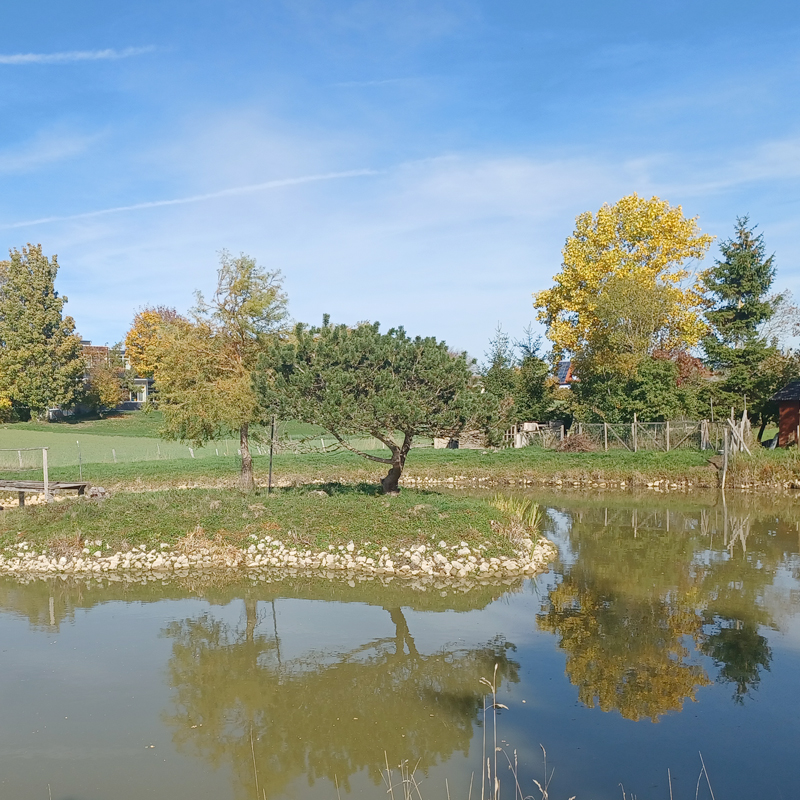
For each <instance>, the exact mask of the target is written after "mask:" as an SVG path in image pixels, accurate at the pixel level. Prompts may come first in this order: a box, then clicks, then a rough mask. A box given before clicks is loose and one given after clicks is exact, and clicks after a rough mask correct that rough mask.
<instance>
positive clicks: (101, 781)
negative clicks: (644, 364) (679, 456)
mask: <svg viewBox="0 0 800 800" xmlns="http://www.w3.org/2000/svg"><path fill="white" fill-rule="evenodd" d="M539 499H540V502H541V503H542V505H543V506H545V507H547V508H548V513H547V518H546V528H547V531H548V535H550V536H551V537H552V538H553V539H554V541H556V543H557V544H558V546H559V550H560V554H561V555H560V559H559V561H558V563H557V564H556V565H555V566H554V568H553V569H552V570H551V572H549V573H548V574H546V575H543V576H540V577H539V578H538V579H536V580H534V581H520V582H516V583H509V584H498V585H488V586H480V587H476V588H475V589H474V590H473V591H471V592H469V593H464V592H460V591H452V590H448V588H447V587H442V586H439V587H434V586H429V587H427V589H426V590H425V591H422V590H420V589H419V588H417V589H409V588H407V587H405V586H404V585H403V584H402V583H401V582H400V581H397V580H395V581H393V582H392V583H391V584H390V585H388V586H384V585H381V584H379V583H377V582H376V581H362V582H356V581H353V582H352V583H353V584H354V585H349V584H348V582H347V581H346V580H345V581H325V580H320V579H310V578H309V579H301V578H286V579H282V580H278V581H275V582H272V583H267V582H256V583H255V584H253V583H245V584H242V585H236V586H226V587H214V586H213V585H208V584H202V583H191V582H185V583H183V584H170V585H161V584H160V583H159V584H147V585H130V584H124V583H113V584H106V585H98V584H87V583H71V582H64V581H61V580H55V581H49V582H48V581H35V582H32V583H30V584H27V585H20V584H17V583H14V582H12V581H9V580H2V581H0V714H1V715H2V724H1V725H0V798H3V800H5V798H8V799H9V800H45V799H46V798H48V797H50V796H52V797H53V798H54V799H55V800H106V799H107V798H108V799H110V798H114V800H134V798H136V799H137V800H138V799H139V798H158V800H166V799H167V798H169V800H182V799H183V798H186V799H187V800H188V799H189V798H191V799H192V800H198V798H214V800H225V799H226V798H242V799H245V798H246V799H247V800H255V799H256V798H263V797H264V796H266V797H267V798H336V797H337V791H338V792H339V793H340V795H341V796H342V797H359V798H362V797H363V798H366V797H374V798H378V797H384V796H386V795H385V787H383V785H382V772H381V771H382V769H384V768H385V765H386V760H387V758H388V762H389V765H390V766H395V765H397V764H398V763H399V762H400V761H401V760H406V761H407V762H409V763H410V764H412V765H415V766H416V769H417V772H416V776H417V779H418V780H419V781H420V782H421V793H422V795H423V797H425V798H427V799H430V798H440V797H441V798H444V797H446V796H447V788H448V787H449V791H450V796H451V797H452V798H466V797H467V796H468V793H469V784H470V780H471V779H474V781H475V786H474V787H473V793H472V796H473V797H476V796H480V772H481V753H482V750H483V738H484V732H485V731H486V730H487V728H488V731H489V732H490V733H491V724H490V723H491V716H490V718H489V719H488V720H487V723H489V724H488V725H487V726H486V727H484V725H483V720H484V704H485V700H484V693H485V691H486V688H485V686H484V685H483V684H482V683H481V679H482V678H491V677H492V675H493V674H495V672H494V670H495V666H496V668H497V671H496V679H495V680H496V685H497V694H498V702H499V703H502V704H503V705H504V706H507V708H506V709H500V710H499V712H498V714H499V716H498V720H497V725H498V744H499V745H500V746H501V747H502V748H503V749H504V750H505V753H507V754H508V756H509V757H510V758H511V759H512V760H513V757H514V755H513V753H514V750H516V752H517V759H518V763H519V767H518V773H519V780H520V783H521V786H522V788H523V791H524V794H526V795H535V796H537V797H538V793H537V792H536V788H535V785H534V784H533V779H534V778H536V779H537V780H539V781H540V782H541V781H542V778H543V773H544V765H543V757H542V750H541V749H540V744H541V745H543V746H544V747H545V748H546V751H547V764H548V769H552V768H553V767H555V773H554V775H553V778H552V782H551V784H550V796H551V797H553V798H561V797H570V796H572V795H577V797H578V798H579V799H580V798H600V799H604V798H619V797H621V796H622V795H621V792H622V789H621V787H620V784H622V785H623V787H624V790H625V792H626V793H627V795H628V796H631V794H634V795H635V796H636V797H638V798H668V797H669V785H668V770H669V774H670V775H671V777H672V790H673V796H674V797H675V798H688V797H694V796H695V791H696V785H697V778H698V774H699V771H700V767H701V762H700V757H699V753H700V752H702V756H703V759H704V761H705V764H706V766H707V768H708V772H709V775H710V779H711V783H712V786H713V789H714V794H715V796H716V798H718V800H722V798H743V797H769V798H796V797H798V796H800V759H798V758H797V755H796V753H797V748H798V745H800V556H798V543H799V542H800V533H799V532H798V530H799V528H800V526H799V524H798V523H800V507H798V506H796V505H792V504H789V503H784V504H783V505H781V506H777V507H773V506H772V505H771V504H769V503H766V502H764V503H761V504H759V501H758V500H757V499H744V500H739V501H737V502H733V501H731V500H730V499H729V500H728V502H727V503H724V504H723V503H722V502H721V500H719V499H717V498H702V499H699V500H698V499H695V500H687V499H686V498H679V499H671V498H659V497H647V498H643V499H633V498H629V497H621V498H620V497H619V496H618V497H617V498H616V499H614V498H613V497H603V496H596V497H587V496H585V495H581V496H577V495H567V494H565V495H555V494H552V495H542V496H540V498H539ZM488 749H489V751H490V750H491V748H488ZM505 753H500V754H499V759H500V761H499V763H500V764H501V765H502V764H504V763H507V762H506V761H505ZM395 778H397V774H396V773H395ZM500 778H501V781H503V787H504V788H503V796H504V797H509V798H510V797H513V795H514V791H513V788H512V781H511V776H510V775H509V773H508V771H507V769H505V768H503V769H501V771H500ZM703 784H705V778H703ZM337 786H338V789H337ZM704 793H705V794H704ZM699 796H700V797H703V796H706V797H707V796H709V794H708V790H707V787H706V788H704V787H703V786H701V789H700V793H699Z"/></svg>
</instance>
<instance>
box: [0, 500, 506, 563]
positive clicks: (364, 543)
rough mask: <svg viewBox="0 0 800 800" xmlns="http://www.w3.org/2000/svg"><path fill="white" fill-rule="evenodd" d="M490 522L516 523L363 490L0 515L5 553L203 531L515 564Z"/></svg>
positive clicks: (66, 506)
mask: <svg viewBox="0 0 800 800" xmlns="http://www.w3.org/2000/svg"><path fill="white" fill-rule="evenodd" d="M320 491H325V492H326V494H325V495H324V496H323V495H320V494H319V492H320ZM315 492H316V493H315ZM492 520H495V521H496V522H499V523H500V524H501V525H507V524H508V523H510V521H511V520H510V518H509V517H508V515H506V514H504V513H503V512H501V511H499V510H498V509H496V508H494V507H493V506H492V505H491V504H490V502H489V501H487V500H486V499H483V498H477V497H465V496H464V497H459V496H452V495H445V494H439V493H436V492H425V491H416V490H405V491H404V492H403V493H402V494H401V495H400V496H399V497H384V496H382V495H380V494H378V493H377V491H376V489H375V487H373V486H363V485H361V486H351V485H346V486H343V485H322V486H313V485H312V486H304V487H300V488H293V489H281V490H277V491H275V492H273V493H272V494H271V495H267V494H266V493H265V492H257V493H255V494H251V495H242V494H239V493H238V492H232V491H229V490H225V489H188V490H169V491H160V492H146V493H124V492H121V493H118V494H115V495H113V496H111V497H109V498H107V499H105V500H77V499H76V500H71V501H66V502H62V503H52V504H49V505H46V506H45V505H42V506H28V507H26V508H24V509H19V508H17V509H9V510H6V511H4V512H3V513H2V514H0V547H3V548H7V547H10V546H12V545H15V544H16V543H18V542H19V541H21V540H24V541H26V542H29V543H30V544H31V545H32V547H33V548H34V549H37V550H40V551H41V550H44V549H50V548H54V547H55V548H57V549H58V548H61V549H63V548H69V547H70V546H72V547H74V546H75V543H77V542H78V541H84V540H85V541H88V542H94V541H102V542H103V543H104V549H105V545H108V552H117V551H119V550H126V549H130V548H133V547H138V546H140V545H144V546H145V547H146V548H147V549H148V550H149V549H151V548H156V549H159V548H160V545H161V544H162V543H166V544H169V545H174V544H176V543H177V542H178V541H179V540H180V539H181V538H182V537H183V536H185V535H186V534H187V533H190V532H191V531H193V530H195V529H196V528H197V527H198V526H200V527H201V528H202V529H203V531H204V533H205V534H206V536H208V537H214V536H217V535H218V536H220V537H221V538H222V539H223V540H224V541H225V542H226V543H229V544H233V545H236V546H239V547H241V546H246V545H248V544H250V543H251V541H252V540H251V538H250V536H251V534H255V535H256V536H258V537H259V538H262V537H264V536H266V535H269V536H272V537H273V538H279V539H280V540H281V541H282V542H283V543H284V544H285V545H286V546H289V547H297V548H299V549H310V550H313V551H315V552H319V551H321V550H327V549H328V547H329V545H331V546H333V547H334V548H338V547H339V546H346V545H347V544H348V542H350V541H353V542H354V543H355V544H356V545H357V547H358V548H359V549H363V550H364V554H365V555H375V554H377V553H379V552H380V550H381V548H382V547H384V546H385V547H388V548H389V550H390V551H391V552H392V553H396V552H397V550H403V549H405V548H406V547H407V546H408V545H410V544H426V545H427V546H438V543H439V542H440V541H442V540H443V541H445V542H446V543H447V545H448V547H451V546H454V545H460V543H461V542H462V541H466V542H467V543H468V545H469V546H470V547H477V546H479V545H482V544H484V545H486V550H485V554H486V555H487V556H501V555H512V554H513V548H512V546H511V544H510V542H509V541H508V538H507V537H505V536H504V535H503V534H502V533H499V532H496V531H494V530H493V529H492V526H491V521H492Z"/></svg>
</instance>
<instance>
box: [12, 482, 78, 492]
mask: <svg viewBox="0 0 800 800" xmlns="http://www.w3.org/2000/svg"><path fill="white" fill-rule="evenodd" d="M89 486H91V484H90V483H89V482H88V481H82V482H75V483H69V482H66V481H49V482H48V489H49V490H50V491H52V490H54V489H64V490H69V489H72V490H75V491H77V492H79V493H80V494H82V493H83V492H84V491H85V490H86V489H87V488H88V487H89ZM44 490H45V484H44V481H5V480H0V491H17V492H43V491H44Z"/></svg>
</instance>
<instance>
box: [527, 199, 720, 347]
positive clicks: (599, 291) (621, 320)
mask: <svg viewBox="0 0 800 800" xmlns="http://www.w3.org/2000/svg"><path fill="white" fill-rule="evenodd" d="M711 240H712V237H711V236H709V235H707V234H701V233H700V230H699V227H698V224H697V220H696V218H691V219H687V218H686V217H684V215H683V211H682V209H681V207H680V206H677V207H674V208H673V207H671V206H670V205H669V204H668V203H667V202H666V201H664V200H660V199H659V198H657V197H652V198H651V199H650V200H646V199H644V198H640V197H639V196H638V195H636V194H632V195H629V196H627V197H623V198H622V199H621V200H619V201H618V202H617V203H615V204H614V205H613V206H610V205H604V206H603V207H602V208H601V209H600V210H599V211H598V212H597V214H596V215H595V214H592V213H591V212H589V211H587V212H585V213H584V214H581V215H580V216H579V217H578V218H577V219H576V222H575V230H574V232H573V234H572V236H570V237H569V238H568V239H567V242H566V244H565V246H564V249H563V251H562V254H563V263H562V269H561V272H559V274H558V275H556V276H555V278H554V281H555V285H554V286H553V287H552V288H550V289H546V290H544V291H542V292H538V293H536V294H535V295H534V306H535V307H536V308H537V309H539V319H540V320H541V321H543V322H544V323H545V324H546V325H547V328H548V330H547V336H548V338H549V339H550V340H551V341H552V342H553V349H554V356H555V357H557V358H560V357H562V356H563V355H565V354H568V355H571V356H575V355H578V354H582V353H586V352H587V351H590V352H594V353H596V354H599V353H609V347H610V345H611V344H613V342H612V341H610V340H609V333H610V332H612V333H615V334H617V335H618V338H619V340H618V342H617V344H618V345H621V346H623V348H627V349H632V350H633V351H638V350H642V349H648V348H650V347H653V348H654V347H656V346H657V347H659V348H661V349H673V348H676V347H691V346H693V345H695V344H696V343H697V342H698V341H699V340H700V337H701V336H702V335H703V333H704V331H705V323H704V321H703V318H702V313H701V312H702V309H703V297H702V294H701V287H700V286H698V285H696V282H694V281H692V276H691V273H690V270H689V268H688V263H689V262H690V261H691V260H692V259H702V258H703V256H704V255H705V252H706V251H707V250H708V248H709V246H710V244H711ZM623 288H624V290H625V291H626V292H627V293H628V294H636V295H639V296H641V298H646V299H647V303H646V307H645V308H630V307H621V306H619V304H617V303H615V302H614V300H615V298H616V297H617V296H618V295H619V293H620V291H621V290H622V289H623ZM598 310H600V311H601V313H600V314H598ZM634 313H635V315H636V316H635V317H632V316H631V315H633V314H634ZM615 320H616V322H617V324H616V325H615V324H613V323H614V322H615ZM609 328H611V331H610V330H609ZM619 328H621V330H620V331H618V330H617V329H619ZM643 337H644V341H642V338H643ZM609 354H610V353H609Z"/></svg>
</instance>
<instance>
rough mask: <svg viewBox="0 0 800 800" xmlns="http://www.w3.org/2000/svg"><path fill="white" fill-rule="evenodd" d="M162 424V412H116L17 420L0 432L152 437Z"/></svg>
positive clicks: (3, 427)
mask: <svg viewBox="0 0 800 800" xmlns="http://www.w3.org/2000/svg"><path fill="white" fill-rule="evenodd" d="M162 423H163V416H162V414H161V412H160V411H151V412H147V413H145V412H144V411H116V412H111V413H109V414H107V415H105V416H103V417H96V416H92V417H79V418H77V419H65V420H64V421H62V422H35V421H34V422H14V423H9V424H7V425H2V426H0V431H39V432H42V433H69V434H70V435H72V434H80V435H92V436H149V437H153V438H158V429H159V428H160V427H161V425H162Z"/></svg>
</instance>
